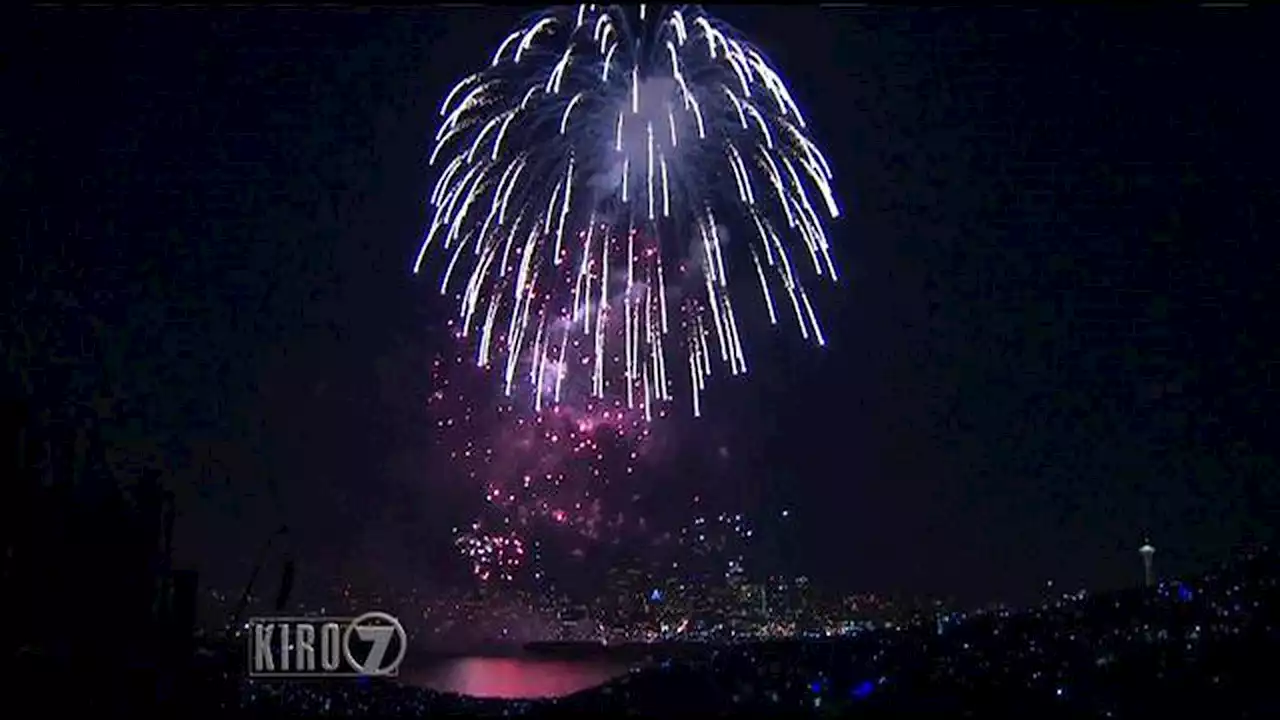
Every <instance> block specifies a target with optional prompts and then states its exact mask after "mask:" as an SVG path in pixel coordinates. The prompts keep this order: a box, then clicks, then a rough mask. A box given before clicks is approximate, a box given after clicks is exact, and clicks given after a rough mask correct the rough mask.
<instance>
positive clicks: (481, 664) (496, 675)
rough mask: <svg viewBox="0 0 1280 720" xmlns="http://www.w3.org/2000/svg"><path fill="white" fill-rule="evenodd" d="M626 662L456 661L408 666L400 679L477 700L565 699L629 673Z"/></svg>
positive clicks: (479, 658)
mask: <svg viewBox="0 0 1280 720" xmlns="http://www.w3.org/2000/svg"><path fill="white" fill-rule="evenodd" d="M627 671H628V666H627V664H626V663H623V662H619V661H616V660H608V659H591V660H560V659H550V658H531V657H457V658H444V659H439V660H436V661H434V662H430V663H424V664H422V665H421V666H418V667H415V668H409V667H406V668H405V669H404V670H403V671H402V672H401V674H400V681H401V682H403V683H405V684H407V685H413V686H416V687H424V688H430V689H432V690H437V691H440V692H452V693H458V694H459V695H468V696H471V697H478V698H504V699H535V698H552V697H563V696H565V695H571V694H573V693H576V692H579V691H582V690H586V689H588V688H593V687H596V686H598V685H603V684H604V683H606V682H608V681H609V680H612V679H613V678H615V677H618V676H621V675H625V674H626V673H627Z"/></svg>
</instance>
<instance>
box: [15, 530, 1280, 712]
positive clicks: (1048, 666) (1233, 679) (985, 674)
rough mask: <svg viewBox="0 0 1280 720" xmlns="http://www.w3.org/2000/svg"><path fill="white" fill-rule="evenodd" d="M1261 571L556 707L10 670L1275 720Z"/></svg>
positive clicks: (915, 629) (1274, 643)
mask: <svg viewBox="0 0 1280 720" xmlns="http://www.w3.org/2000/svg"><path fill="white" fill-rule="evenodd" d="M1278 569H1280V565H1278V564H1277V560H1276V557H1275V556H1274V555H1273V554H1271V553H1269V552H1258V553H1251V554H1249V555H1248V556H1246V557H1244V558H1243V559H1241V560H1238V561H1236V562H1233V563H1230V564H1228V565H1225V566H1224V567H1223V568H1222V569H1221V570H1219V571H1217V572H1214V573H1211V574H1209V575H1206V576H1205V577H1202V578H1197V579H1194V580H1189V581H1186V582H1168V583H1164V584H1162V585H1160V586H1159V587H1157V588H1152V589H1150V590H1146V591H1134V592H1127V593H1121V594H1110V595H1100V596H1095V597H1088V598H1079V599H1071V600H1063V601H1061V602H1058V603H1055V604H1051V605H1046V606H1044V607H1039V608H1033V609H1028V610H1025V611H1022V612H1016V613H1014V612H999V613H987V614H979V615H974V616H971V617H969V618H968V619H966V620H964V621H963V622H960V623H957V624H955V625H952V626H949V627H946V628H941V629H940V628H939V627H938V625H937V624H936V623H934V622H921V623H920V624H918V625H916V626H910V627H905V628H902V629H898V630H890V631H880V632H871V633H866V634H865V635H862V636H859V637H856V638H853V639H842V640H839V641H828V642H800V641H797V642H772V643H761V644H744V645H737V646H732V647H719V648H711V647H708V648H706V651H707V652H706V653H705V654H704V655H703V656H702V657H700V658H692V659H688V660H667V661H663V662H658V663H655V664H653V665H651V666H649V667H647V668H645V669H644V670H640V671H636V672H633V673H631V674H630V675H628V676H626V677H623V678H620V679H618V680H616V681H614V682H611V683H609V684H607V685H605V686H603V687H599V688H596V689H593V690H589V691H585V692H582V693H579V694H577V695H573V696H570V697H567V698H563V699H559V700H554V701H537V702H524V701H520V702H513V701H481V700H474V699H468V698H463V697H459V696H456V695H448V694H442V693H437V692H432V691H429V690H422V689H417V688H409V687H405V686H402V685H398V684H395V683H393V682H360V681H342V682H337V681H331V682H328V683H319V682H304V683H292V684H280V683H276V684H266V683H256V682H252V681H248V680H245V679H243V676H242V675H241V674H240V672H239V671H238V670H232V669H230V668H232V667H234V666H233V664H231V663H233V662H234V661H232V660H229V659H228V658H226V657H219V656H218V655H217V654H212V655H211V654H209V653H207V652H206V653H200V654H199V657H200V658H202V660H201V661H200V662H199V663H197V664H196V666H195V667H194V668H193V669H191V670H190V671H189V672H187V673H181V674H174V673H172V672H165V670H166V669H165V668H157V667H147V666H141V665H136V666H124V665H121V664H112V663H101V664H98V665H96V666H95V665H88V664H84V662H83V660H82V661H80V662H76V661H70V660H65V659H63V660H58V659H55V658H52V657H48V656H39V657H35V656H27V657H23V658H20V659H19V660H20V661H19V663H18V670H19V675H18V677H17V678H14V679H15V680H16V682H14V684H13V687H14V688H16V689H18V690H19V692H20V693H21V694H34V695H35V696H36V697H38V698H41V699H42V709H47V710H56V709H59V708H62V709H81V710H85V709H88V710H94V711H97V712H105V711H111V710H115V709H119V710H129V709H141V708H144V707H146V706H149V705H155V704H157V703H158V704H160V705H161V706H162V710H164V711H167V712H165V714H166V715H173V716H180V717H211V716H218V717H260V718H291V717H421V716H423V715H425V714H434V713H443V714H448V715H450V716H454V717H459V716H471V717H483V716H508V717H509V716H526V717H569V716H572V717H609V716H628V717H655V718H658V717H663V718H669V717H689V716H699V717H732V716H743V717H746V716H751V717H755V716H760V715H775V716H779V715H785V716H788V717H797V716H800V715H808V716H848V717H887V716H895V717H897V716H903V715H904V714H905V715H912V716H914V715H928V716H934V717H938V716H956V717H960V716H964V717H988V716H1010V715H1017V716H1018V717H1035V718H1065V717H1102V718H1151V717H1161V716H1167V717H1185V716H1187V711H1188V708H1195V709H1196V713H1197V714H1200V715H1204V716H1209V717H1213V718H1236V717H1240V718H1244V717H1275V716H1276V715H1277V713H1280V696H1278V695H1277V694H1276V693H1275V691H1274V680H1273V678H1272V675H1271V673H1270V672H1269V669H1268V668H1269V663H1268V662H1266V661H1267V659H1269V658H1273V657H1275V656H1276V652H1277V650H1280V626H1278V625H1277V618H1278V617H1280V615H1278V613H1277V611H1278V610H1280V588H1278V587H1277V570H1278Z"/></svg>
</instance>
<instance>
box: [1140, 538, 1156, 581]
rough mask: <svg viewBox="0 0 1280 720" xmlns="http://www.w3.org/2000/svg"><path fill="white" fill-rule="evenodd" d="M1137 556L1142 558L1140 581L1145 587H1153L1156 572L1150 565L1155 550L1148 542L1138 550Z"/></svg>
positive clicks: (1153, 558)
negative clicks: (1141, 580)
mask: <svg viewBox="0 0 1280 720" xmlns="http://www.w3.org/2000/svg"><path fill="white" fill-rule="evenodd" d="M1138 554H1139V555H1141V556H1142V579H1143V582H1144V583H1145V584H1146V586H1147V587H1153V586H1154V585H1155V584H1156V571H1155V568H1154V567H1153V565H1152V562H1153V561H1154V560H1155V555H1156V549H1155V547H1154V546H1152V545H1151V543H1149V542H1145V543H1143V544H1142V547H1140V548H1138Z"/></svg>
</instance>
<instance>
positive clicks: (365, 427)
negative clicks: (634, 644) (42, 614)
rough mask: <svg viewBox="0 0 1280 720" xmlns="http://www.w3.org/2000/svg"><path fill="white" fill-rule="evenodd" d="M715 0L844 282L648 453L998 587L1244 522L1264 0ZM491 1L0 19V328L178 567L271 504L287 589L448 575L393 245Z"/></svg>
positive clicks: (420, 198) (1263, 473)
mask: <svg viewBox="0 0 1280 720" xmlns="http://www.w3.org/2000/svg"><path fill="white" fill-rule="evenodd" d="M718 14H719V15H720V16H721V17H722V18H723V19H725V20H727V21H728V22H730V23H732V24H733V25H735V26H736V27H737V28H738V29H739V30H740V31H741V32H743V33H744V34H745V35H747V36H748V37H750V38H752V39H753V40H754V41H755V42H756V43H757V44H758V45H760V46H761V47H762V48H764V49H765V50H766V51H767V52H768V53H770V54H771V56H772V58H773V60H774V61H775V63H776V64H777V65H778V66H779V67H780V69H781V70H782V72H783V73H784V74H785V76H786V77H787V78H788V79H789V81H790V83H791V88H792V91H793V93H794V95H795V97H796V100H797V102H798V103H799V104H800V106H801V107H803V108H805V110H806V112H807V116H808V118H809V120H810V121H811V124H812V125H813V126H814V127H815V133H816V137H817V139H818V141H819V142H820V143H821V144H822V145H823V146H824V148H825V149H826V151H827V153H828V157H829V158H830V159H831V161H832V164H833V165H834V167H835V171H836V184H837V191H838V193H839V194H840V196H841V198H842V201H843V204H844V207H845V209H846V211H847V212H846V215H845V217H844V219H842V220H841V221H840V222H838V223H837V224H836V225H835V226H834V230H833V234H832V237H833V239H834V241H835V244H836V250H835V252H836V258H837V261H838V262H839V263H840V264H841V266H842V268H843V270H844V278H843V281H842V283H841V285H840V286H839V287H838V288H836V289H835V290H833V291H829V292H823V293H819V294H818V295H817V296H816V298H815V299H816V300H817V302H818V304H819V309H820V311H821V313H822V315H823V317H824V319H825V329H826V331H827V336H828V338H829V346H828V347H827V348H826V349H824V350H817V349H814V348H811V347H808V346H806V345H804V344H802V343H800V342H799V341H798V339H796V338H793V337H792V335H793V334H794V333H792V334H786V333H777V334H776V335H771V334H770V333H768V332H759V333H755V332H753V334H752V342H753V343H754V344H753V346H752V353H753V358H754V361H753V364H752V374H751V375H750V376H748V378H747V379H745V380H727V379H724V378H721V379H720V380H718V381H717V385H716V387H715V392H714V393H713V396H712V399H711V404H710V406H709V409H708V411H707V412H706V413H705V414H704V417H703V418H702V419H701V420H699V421H696V422H695V421H693V420H690V419H680V420H675V421H672V422H671V424H670V427H669V428H668V433H669V434H670V435H672V436H678V437H679V438H680V440H681V442H679V443H675V444H674V446H675V449H673V450H672V451H670V452H669V453H668V454H667V456H665V457H664V460H663V463H664V467H665V468H666V470H665V472H664V481H666V482H672V483H677V482H680V478H681V477H684V476H687V477H688V482H689V483H691V484H693V483H701V484H703V485H707V486H709V487H711V488H712V490H713V492H714V493H715V495H716V497H717V498H719V499H720V500H719V501H722V502H725V503H730V504H736V505H737V506H740V507H745V508H748V509H749V510H750V512H751V514H752V516H753V517H754V518H755V519H756V522H757V525H758V526H759V527H760V530H761V536H762V537H763V538H765V540H764V541H762V544H761V548H760V549H759V550H758V552H757V554H758V557H757V559H756V562H757V563H758V566H759V567H762V568H764V567H772V568H776V567H779V566H786V567H789V568H791V570H792V571H793V572H795V573H797V574H808V575H810V576H811V577H813V578H814V579H815V580H816V581H817V582H818V583H820V584H822V585H826V586H829V587H834V588H848V589H852V590H872V591H885V592H902V593H939V594H945V595H953V596H957V597H960V598H964V599H969V600H984V599H990V598H997V597H1009V598H1026V597H1031V596H1032V595H1033V594H1034V593H1035V592H1036V588H1037V587H1039V586H1040V585H1042V584H1043V582H1044V581H1045V580H1048V579H1057V580H1058V581H1060V582H1062V583H1066V584H1070V585H1072V586H1075V585H1079V584H1085V585H1088V586H1093V587H1108V586H1117V585H1124V584H1129V583H1132V582H1134V581H1136V580H1137V578H1138V577H1139V573H1140V565H1139V561H1138V555H1137V552H1136V548H1137V547H1138V545H1139V544H1140V542H1141V541H1142V539H1143V537H1144V535H1147V534H1149V536H1150V538H1151V540H1152V542H1153V543H1154V544H1155V545H1156V546H1157V548H1158V549H1159V551H1158V554H1157V564H1158V566H1159V567H1160V569H1161V570H1162V571H1165V572H1170V573H1173V572H1187V571H1193V570H1195V569H1198V568H1200V567H1203V566H1204V565H1205V564H1206V563H1208V562H1211V561H1214V560H1218V559H1222V558H1224V557H1226V555H1227V554H1228V553H1229V552H1230V550H1231V548H1232V547H1233V546H1234V545H1236V544H1238V543H1240V542H1242V541H1247V540H1266V539H1269V538H1270V537H1271V535H1272V531H1271V529H1272V527H1273V526H1274V521H1275V519H1276V508H1277V503H1278V502H1280V487H1278V486H1277V470H1276V462H1275V460H1276V458H1275V454H1274V453H1275V434H1274V433H1275V430H1274V428H1275V425H1274V423H1273V422H1272V421H1271V418H1272V417H1273V414H1274V410H1273V408H1274V407H1275V404H1276V400H1277V395H1276V387H1277V383H1278V382H1280V377H1278V374H1280V365H1277V358H1278V356H1277V351H1276V347H1275V343H1274V333H1273V332H1272V331H1271V330H1272V328H1271V326H1270V325H1269V323H1268V320H1267V317H1268V315H1269V312H1270V307H1271V304H1272V303H1273V302H1274V290H1273V287H1274V283H1275V280H1274V278H1275V270H1276V263H1275V259H1274V258H1275V257H1276V254H1275V252H1274V250H1273V249H1272V248H1271V247H1270V246H1271V245H1272V244H1273V243H1274V240H1275V237H1276V231H1277V228H1278V225H1277V222H1276V207H1277V203H1278V202H1280V196H1278V194H1277V187H1280V186H1278V185H1277V177H1276V173H1275V170H1274V168H1275V164H1274V158H1275V157H1276V154H1275V150H1276V146H1275V140H1274V137H1273V136H1274V128H1275V127H1277V125H1276V122H1277V117H1276V112H1275V107H1274V99H1273V98H1272V97H1270V96H1271V95H1272V94H1273V93H1270V92H1268V91H1267V90H1266V87H1267V85H1266V83H1267V78H1270V77H1272V76H1273V75H1274V68H1275V67H1276V65H1275V62H1274V57H1273V56H1274V52H1273V51H1272V50H1271V44H1272V41H1273V38H1274V34H1275V30H1276V27H1277V23H1276V20H1277V17H1278V16H1277V14H1276V13H1275V12H1273V11H1269V10H1262V11H1259V10H1225V9H1223V10H1209V9H1204V10H1186V11H1181V12H1155V11H1141V10H1127V11H1105V10H1093V11H1075V12H1070V13H1068V12H1065V11H1054V12H1050V11H1038V12H1025V11H1011V10H1000V11H996V10H992V11H908V10H892V11H888V10H886V11H875V10H856V9H825V10H823V9H818V8H795V9H788V10H779V9H771V8H725V9H723V10H722V11H720V12H719V13H718ZM519 19H520V14H519V13H518V12H517V11H516V10H514V9H505V8H487V9H433V10H422V11H412V12H411V11H400V12H388V11H378V12H374V11H368V12H351V11H325V12H321V11H306V12H304V11H266V10H260V11H241V12H232V11H216V12H215V11H195V10H181V9H170V10H164V11H141V10H139V11H130V12H125V11H114V12H112V11H105V10H103V11H95V12H72V11H64V10H48V9H46V10H39V11H36V12H34V14H30V15H28V16H27V17H26V19H25V22H17V23H15V25H14V26H13V27H11V28H10V31H11V33H13V34H12V35H11V37H12V38H19V40H18V41H17V42H16V43H14V44H12V45H11V47H13V48H14V49H13V50H11V51H10V52H9V53H8V55H9V57H8V58H7V62H5V63H4V64H5V65H7V67H6V68H5V69H4V70H3V73H4V76H3V77H4V82H5V83H6V92H5V96H6V97H7V98H8V102H7V103H6V110H5V113H4V114H5V116H6V120H5V126H7V128H8V130H7V131H6V132H4V133H3V135H0V142H3V145H2V146H0V147H3V157H4V158H6V160H5V162H4V163H3V165H4V168H3V171H2V174H0V178H2V180H0V182H3V187H4V188H5V189H4V195H5V196H6V197H5V199H4V201H3V202H4V207H6V208H7V210H6V212H5V213H4V214H5V215H6V216H8V217H7V220H9V221H11V222H12V230H11V233H10V234H11V236H13V237H15V238H16V239H17V245H18V250H17V258H18V260H17V262H14V263H11V265H12V267H11V268H9V277H10V283H9V286H10V288H11V291H12V292H13V297H14V300H13V303H14V305H13V306H14V307H15V308H16V312H15V313H13V316H14V317H15V318H18V319H19V320H20V321H21V324H22V326H23V327H24V328H25V330H24V331H22V332H17V334H13V333H15V332H16V327H17V325H18V323H14V322H12V321H11V322H10V323H9V324H8V325H7V326H6V331H7V332H9V333H10V338H11V340H12V339H13V338H18V337H23V336H24V335H23V333H25V336H26V337H30V336H31V334H32V332H34V330H33V329H34V328H46V329H47V330H48V335H47V337H45V338H44V339H43V340H41V341H40V342H39V343H38V344H37V345H36V347H38V350H36V351H32V352H30V353H28V354H27V355H26V356H22V357H20V358H19V360H18V362H19V363H20V364H22V365H23V366H25V367H27V368H33V369H35V370H33V374H32V375H31V376H32V377H36V378H38V380H37V388H36V390H35V392H36V393H37V394H38V395H39V396H40V397H43V398H46V399H50V398H51V399H54V400H52V401H51V402H52V404H53V405H54V406H56V407H57V408H64V409H62V410H56V412H69V410H65V408H70V407H72V406H74V405H90V406H94V407H98V408H106V409H109V411H110V412H111V415H110V420H109V421H108V422H107V423H106V430H104V432H105V433H107V445H108V447H109V449H110V451H111V457H114V458H126V457H127V458H137V457H139V456H143V455H147V456H150V457H153V458H154V459H153V460H152V462H154V463H155V464H156V465H157V466H159V467H162V468H164V471H165V478H166V482H167V483H168V484H169V485H170V486H171V487H172V488H173V489H174V490H175V492H176V493H177V496H178V506H179V510H180V518H179V523H178V530H177V533H178V537H177V541H176V545H177V552H178V555H179V559H180V561H181V562H182V563H184V564H186V565H190V566H195V567H198V568H199V569H200V570H201V572H202V578H203V579H202V581H203V582H205V583H208V584H212V585H215V586H220V587H225V588H229V589H230V588H238V587H240V586H241V585H242V584H243V582H244V580H245V578H246V577H247V575H248V573H249V568H250V566H251V565H252V563H253V556H254V555H255V553H256V552H257V549H258V547H259V546H260V545H261V544H262V542H263V541H264V540H265V538H266V537H267V536H268V535H269V534H270V532H271V531H272V530H273V529H274V528H275V527H276V526H278V525H280V524H281V523H287V524H288V525H289V526H290V527H291V529H292V533H291V535H290V536H289V538H288V541H287V543H286V545H287V548H284V549H285V550H287V551H288V552H289V553H290V554H291V555H292V556H293V557H295V558H296V559H297V561H298V565H299V584H300V586H301V587H303V588H305V587H306V586H307V584H308V583H315V582H319V580H318V578H323V577H333V576H342V577H348V578H351V579H352V580H354V581H357V582H381V583H390V584H393V585H397V586H403V585H406V584H415V585H426V586H428V587H431V586H443V585H445V584H447V583H449V582H452V581H453V578H454V574H452V573H453V572H454V570H452V569H451V568H454V569H456V566H457V563H458V558H457V555H456V552H455V551H454V549H453V548H452V547H451V546H450V545H449V544H448V532H447V531H448V527H449V526H450V525H451V524H453V523H455V522H457V521H458V520H459V519H460V517H461V515H460V512H461V510H460V508H459V506H460V503H461V502H462V500H461V498H462V496H463V495H465V493H463V492H460V491H459V489H458V488H457V487H451V486H450V485H449V483H447V482H444V481H442V480H441V479H440V478H442V477H444V476H445V472H444V471H443V470H442V469H441V463H442V462H444V460H443V458H444V455H443V454H442V453H441V451H440V448H438V447H433V445H432V443H431V436H430V433H428V432H427V421H426V416H425V409H424V402H423V398H424V397H425V394H426V393H428V392H430V391H431V388H430V387H429V381H428V374H427V371H426V370H427V366H428V364H429V362H430V360H431V358H432V357H433V356H434V355H436V354H437V353H439V352H442V351H443V352H451V350H450V349H449V346H448V341H447V339H445V338H444V335H443V333H442V331H441V329H442V327H443V323H444V321H445V320H447V319H448V317H450V314H451V311H452V309H453V307H452V305H451V304H449V303H447V302H443V301H442V300H441V299H440V298H438V296H437V294H436V291H435V288H436V284H435V282H434V281H433V280H432V278H423V277H418V278H415V277H414V276H412V275H411V273H410V266H411V263H412V261H413V257H414V254H415V253H416V251H417V248H418V242H419V240H420V237H421V233H422V230H423V227H424V224H425V223H426V222H427V221H428V220H429V217H428V215H427V207H426V196H427V194H428V193H429V190H430V188H431V186H432V184H433V183H434V181H435V176H434V171H431V170H429V169H428V168H427V166H426V162H425V156H426V154H427V152H428V151H429V150H430V138H431V135H432V134H433V132H434V128H435V125H436V122H437V118H436V109H437V108H438V106H439V102H440V99H441V98H442V96H443V94H444V93H445V92H446V91H447V90H448V89H449V87H451V86H452V84H453V83H454V82H455V81H456V80H457V79H459V78H460V77H462V76H463V75H465V74H467V73H469V72H471V71H472V70H473V69H475V68H476V67H477V66H479V65H481V64H483V63H485V62H487V61H488V59H489V57H490V55H491V54H492V50H493V48H494V46H496V44H497V43H498V42H500V41H501V40H502V39H503V37H505V35H506V32H507V31H508V30H509V29H510V28H511V26H512V25H513V24H514V23H515V22H517V21H518V20H519ZM1264 248H1265V249H1264ZM10 347H16V344H11V345H10ZM10 356H11V359H12V358H13V357H14V353H12V352H10ZM55 357H57V358H62V360H61V361H59V362H54V360H53V358H55ZM67 358H71V359H70V360H68V359H67ZM95 398H96V400H95ZM95 402H96V405H95ZM708 468H711V469H708ZM668 476H669V477H668ZM694 476H696V477H694ZM786 509H789V510H790V511H791V513H790V516H789V517H788V518H787V519H786V520H785V521H784V520H783V519H782V518H781V513H782V511H783V510H786Z"/></svg>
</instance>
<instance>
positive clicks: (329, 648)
mask: <svg viewBox="0 0 1280 720" xmlns="http://www.w3.org/2000/svg"><path fill="white" fill-rule="evenodd" d="M248 630H249V677H257V678H304V677H370V676H372V677H395V675H396V673H398V672H399V670H400V663H401V662H402V661H403V660H404V653H405V650H406V649H407V648H408V641H407V638H406V636H405V633H404V626H403V625H401V624H400V621H399V620H397V619H395V618H394V617H392V616H391V615H388V614H387V613H384V612H368V613H365V614H363V615H361V616H360V617H357V618H323V617H322V618H317V617H309V618H303V617H277V618H253V619H252V620H250V621H249V627H248Z"/></svg>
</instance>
